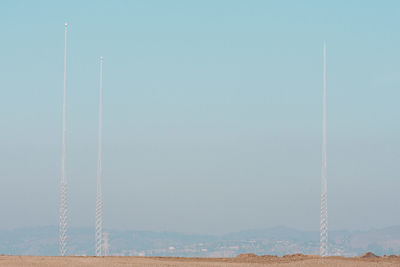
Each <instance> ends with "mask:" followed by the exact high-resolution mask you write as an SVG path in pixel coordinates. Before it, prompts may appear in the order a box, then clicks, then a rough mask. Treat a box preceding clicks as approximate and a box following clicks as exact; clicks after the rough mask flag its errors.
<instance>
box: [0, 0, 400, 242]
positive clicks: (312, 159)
mask: <svg viewBox="0 0 400 267" xmlns="http://www.w3.org/2000/svg"><path fill="white" fill-rule="evenodd" d="M399 11H400V3H397V2H396V1H386V2H385V4H377V3H375V2H373V1H363V2H361V1H360V2H357V1H350V2H345V1H336V2H335V3H327V2H326V3H320V2H315V3H307V4H300V3H298V2H296V1H287V2H279V3H272V2H266V1H252V2H251V3H248V2H245V1H227V0H225V1H218V2H213V1H202V2H179V1H168V3H167V2H163V1H132V2H122V1H116V2H113V3H109V2H106V1H100V2H98V4H96V5H90V4H89V3H81V2H78V1H70V2H69V3H68V5H66V3H64V2H61V1H41V2H38V3H32V2H29V1H20V2H12V1H5V2H2V3H0V22H1V24H2V25H3V27H2V29H0V33H1V36H2V45H1V47H2V51H3V56H2V60H1V61H0V73H2V74H3V75H1V77H2V78H1V79H0V88H1V89H0V90H1V93H2V97H1V98H0V121H2V131H0V147H1V148H2V149H1V150H0V160H1V162H2V168H0V183H1V187H0V209H2V211H3V216H2V221H1V222H0V229H10V228H14V227H26V226H37V225H57V224H58V220H57V219H58V218H59V210H58V205H56V204H55V203H59V188H60V168H61V165H60V155H61V145H60V140H61V132H62V121H61V118H62V113H61V112H62V96H63V95H62V89H63V83H62V78H63V45H64V35H63V32H62V25H63V23H64V22H65V21H67V22H68V24H69V26H68V29H69V33H68V66H67V72H68V84H67V88H68V89H67V90H68V96H67V103H68V104H67V112H68V114H67V118H66V119H67V122H66V123H67V133H66V134H67V136H66V138H67V151H66V153H67V156H66V157H67V159H68V160H67V164H66V173H67V177H68V205H69V208H68V210H69V214H68V217H69V218H70V220H69V223H70V225H71V226H93V219H94V218H95V210H94V204H95V203H94V200H95V199H96V188H95V187H94V185H95V183H96V167H97V161H96V158H97V123H98V103H99V102H98V101H99V94H98V57H99V56H100V55H103V56H104V57H105V58H107V64H106V66H105V71H106V72H107V77H105V79H104V87H105V88H107V90H106V91H105V92H104V103H103V104H104V109H105V110H107V112H106V113H105V114H104V116H103V126H104V131H103V151H104V157H103V161H102V164H103V165H102V166H103V168H102V169H103V177H104V179H103V192H102V193H103V194H102V195H103V198H104V199H105V200H106V201H105V202H104V206H103V216H104V225H103V227H105V228H115V229H137V230H151V231H176V232H185V233H210V234H222V233H227V232H233V231H239V230H246V229H255V228H266V227H273V226H276V225H286V226H289V227H295V228H298V229H304V230H313V231H318V229H319V216H320V205H319V204H320V203H319V199H320V193H321V190H320V189H321V187H320V179H321V175H320V171H321V152H320V149H321V143H322V140H321V120H322V114H321V109H322V106H321V98H322V90H321V89H322V88H321V87H322V68H321V62H322V55H321V44H322V43H323V41H324V40H326V41H327V43H328V44H329V99H328V106H329V124H328V125H327V132H328V137H327V138H328V139H327V143H328V153H329V154H328V161H329V229H330V230H332V229H335V230H336V229H370V228H382V227H386V226H390V225H398V224H399V222H400V214H397V213H393V211H392V206H393V203H398V201H399V197H398V194H397V190H396V189H397V188H399V186H400V181H399V179H398V176H399V175H398V174H399V171H400V164H399V161H400V154H399V151H400V141H399V138H398V136H399V134H400V126H399V124H398V123H397V121H398V120H399V114H400V108H399V107H398V104H397V99H398V98H399V96H400V91H399V90H398V88H399V87H400V78H399V75H398V74H399V72H400V64H399V62H400V60H399V59H400V53H399V52H398V48H397V47H399V45H400V37H399V36H398V35H397V34H395V33H396V32H397V28H398V27H399V26H400V22H399V21H398V19H397V17H398V16H397V14H398V12H399ZM60 25H61V30H60Z"/></svg>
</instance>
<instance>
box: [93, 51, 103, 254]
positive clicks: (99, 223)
mask: <svg viewBox="0 0 400 267" xmlns="http://www.w3.org/2000/svg"><path fill="white" fill-rule="evenodd" d="M102 121H103V57H100V98H99V139H98V156H97V194H96V234H95V235H96V236H95V241H96V243H95V252H96V256H102V255H103V200H102V190H101V177H102V164H101V161H102Z"/></svg>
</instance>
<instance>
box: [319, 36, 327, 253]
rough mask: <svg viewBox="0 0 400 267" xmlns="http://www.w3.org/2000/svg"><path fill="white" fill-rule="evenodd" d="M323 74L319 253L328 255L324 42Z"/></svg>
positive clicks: (324, 53) (324, 52)
mask: <svg viewBox="0 0 400 267" xmlns="http://www.w3.org/2000/svg"><path fill="white" fill-rule="evenodd" d="M323 56H324V74H323V83H324V84H323V86H324V88H323V90H324V91H323V99H322V168H321V182H322V183H321V222H320V223H321V224H320V255H321V256H328V181H327V180H328V179H327V170H326V43H324V51H323Z"/></svg>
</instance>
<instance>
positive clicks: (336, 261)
mask: <svg viewBox="0 0 400 267" xmlns="http://www.w3.org/2000/svg"><path fill="white" fill-rule="evenodd" d="M0 266H30V267H36V266H60V267H63V266H100V267H102V266H110V267H113V266H118V267H119V266H124V267H127V266H135V267H136V266H137V267H161V266H168V267H172V266H181V267H184V266H185V267H192V266H193V267H230V266H232V267H250V266H254V267H260V266H280V267H284V266H300V267H302V266H335V267H339V266H400V256H385V257H359V258H343V257H324V258H321V257H319V256H312V255H301V254H296V255H286V256H283V257H277V256H268V255H265V256H257V255H254V254H242V255H239V256H237V257H236V258H170V257H120V256H118V257H117V256H110V257H86V256H82V257H81V256H70V257H47V256H46V257H45V256H0Z"/></svg>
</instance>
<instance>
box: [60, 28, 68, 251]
mask: <svg viewBox="0 0 400 267" xmlns="http://www.w3.org/2000/svg"><path fill="white" fill-rule="evenodd" d="M64 26H65V28H64V94H63V108H62V145H61V150H62V152H61V202H60V226H59V227H60V228H59V231H60V237H59V253H60V256H65V255H66V254H67V211H68V209H67V177H66V171H65V160H66V145H65V135H66V119H65V117H66V109H67V103H66V95H67V27H68V24H67V23H65V24H64Z"/></svg>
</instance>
